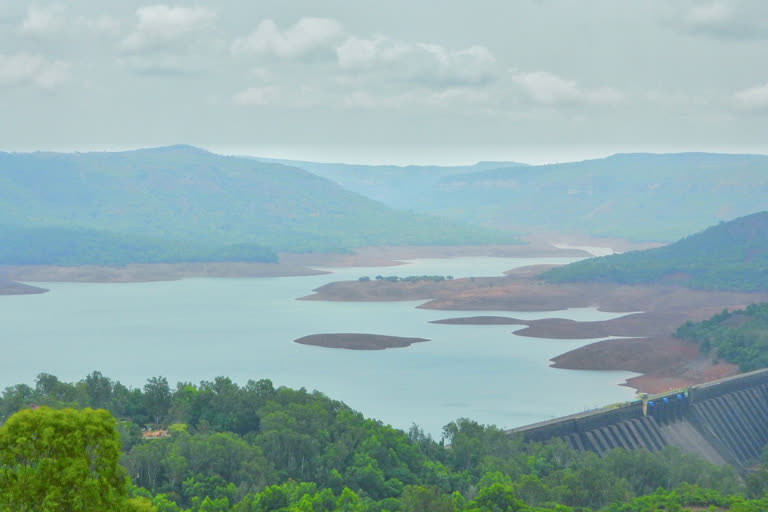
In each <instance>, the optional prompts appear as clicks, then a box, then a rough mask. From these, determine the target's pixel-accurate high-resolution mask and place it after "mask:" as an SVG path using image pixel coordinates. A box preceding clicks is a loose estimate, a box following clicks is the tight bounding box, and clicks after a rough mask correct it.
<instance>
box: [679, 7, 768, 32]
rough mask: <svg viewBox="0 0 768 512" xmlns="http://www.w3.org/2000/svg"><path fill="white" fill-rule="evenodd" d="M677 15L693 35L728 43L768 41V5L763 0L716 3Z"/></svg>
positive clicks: (693, 8)
mask: <svg viewBox="0 0 768 512" xmlns="http://www.w3.org/2000/svg"><path fill="white" fill-rule="evenodd" d="M678 12H679V14H677V15H676V17H677V18H678V19H679V20H680V21H681V22H682V26H683V28H684V29H685V30H686V31H688V32H691V33H695V34H702V35H709V36H714V37H718V38H725V39H750V38H763V37H768V19H767V17H768V3H766V2H765V1H764V0H729V1H725V0H715V1H712V2H709V3H704V4H702V3H699V4H696V5H693V6H692V7H690V8H688V9H687V10H683V11H682V12H680V11H678Z"/></svg>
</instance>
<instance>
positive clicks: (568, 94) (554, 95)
mask: <svg viewBox="0 0 768 512" xmlns="http://www.w3.org/2000/svg"><path fill="white" fill-rule="evenodd" d="M512 80H513V82H515V83H516V84H517V85H518V86H520V87H521V88H522V90H523V91H524V92H525V94H526V95H527V96H528V97H529V98H530V99H532V100H533V101H534V102H535V103H539V104H542V105H568V104H571V105H577V104H582V105H585V104H586V105H615V104H618V103H621V102H622V101H623V100H624V95H623V94H622V93H621V92H620V91H618V90H617V89H614V88H613V87H598V88H594V89H585V88H583V87H581V86H580V85H579V84H578V82H577V81H576V80H569V79H567V78H563V77H561V76H559V75H556V74H554V73H550V72H548V71H533V72H528V73H519V72H518V73H514V74H513V75H512Z"/></svg>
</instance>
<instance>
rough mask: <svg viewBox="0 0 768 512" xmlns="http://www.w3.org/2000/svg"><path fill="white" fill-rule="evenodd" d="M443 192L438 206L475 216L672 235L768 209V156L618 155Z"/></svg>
mask: <svg viewBox="0 0 768 512" xmlns="http://www.w3.org/2000/svg"><path fill="white" fill-rule="evenodd" d="M440 191H441V194H442V197H443V199H444V201H445V204H444V206H443V207H442V208H439V209H433V210H431V212H432V213H436V214H444V215H450V216H461V217H462V218H465V219H466V220H467V221H469V222H478V223H482V224H485V225H491V226H492V225H505V226H507V227H511V228H517V229H520V228H521V227H523V226H527V227H528V228H529V229H530V228H536V227H540V228H549V229H555V230H561V231H576V232H587V233H589V234H592V235H608V236H620V237H627V238H635V239H646V240H670V241H671V240H675V239H677V238H680V237H682V236H685V235H687V234H689V233H692V232H695V231H698V230H701V229H704V228H705V227H706V226H708V225H712V224H714V223H716V222H719V221H721V220H726V219H730V218H734V217H737V216H740V215H746V214H750V213H753V212H755V211H760V210H765V209H766V208H768V156H765V155H731V154H713V153H677V154H647V153H637V154H617V155H613V156H610V157H607V158H602V159H597V160H586V161H583V162H572V163H561V164H552V165H543V166H531V167H513V168H508V169H495V170H490V171H485V172H479V173H472V174H466V175H457V176H449V177H445V178H443V179H442V180H441V184H440ZM542 202H544V203H545V204H546V208H542V207H541V205H542Z"/></svg>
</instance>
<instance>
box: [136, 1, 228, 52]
mask: <svg viewBox="0 0 768 512" xmlns="http://www.w3.org/2000/svg"><path fill="white" fill-rule="evenodd" d="M136 16H137V17H138V19H139V20H138V23H137V25H136V29H135V30H134V31H133V32H132V33H131V34H130V35H128V37H126V38H125V39H123V42H122V47H123V49H124V50H127V51H135V52H141V51H151V50H159V49H169V48H173V47H174V46H175V45H177V44H180V43H183V42H184V40H185V39H186V38H187V37H189V36H190V35H192V34H194V33H196V32H198V31H201V30H205V29H206V28H208V27H209V26H210V25H211V22H212V21H213V19H214V18H215V17H216V13H215V12H214V11H213V10H211V9H208V8H205V7H170V6H168V5H151V6H146V7H140V8H139V9H137V10H136Z"/></svg>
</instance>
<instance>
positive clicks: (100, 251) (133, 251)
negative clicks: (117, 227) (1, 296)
mask: <svg viewBox="0 0 768 512" xmlns="http://www.w3.org/2000/svg"><path fill="white" fill-rule="evenodd" d="M211 261H248V262H260V263H276V262H277V254H276V253H275V252H274V251H272V250H270V249H267V248H265V247H261V246H259V245H257V244H237V245H231V244H230V245H217V244H212V243H210V244H205V243H200V242H189V241H168V240H162V239H153V238H147V237H140V236H131V235H118V234H115V233H109V232H103V231H92V230H87V229H74V228H72V229H69V228H56V227H50V228H22V227H8V226H0V265H65V266H67V265H126V264H128V263H188V262H211Z"/></svg>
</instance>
